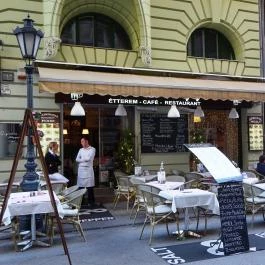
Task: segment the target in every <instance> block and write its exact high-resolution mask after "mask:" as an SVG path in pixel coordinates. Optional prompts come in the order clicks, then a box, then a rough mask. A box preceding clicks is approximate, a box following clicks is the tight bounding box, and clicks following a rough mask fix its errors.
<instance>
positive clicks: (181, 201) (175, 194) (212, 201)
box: [159, 189, 219, 237]
mask: <svg viewBox="0 0 265 265" xmlns="http://www.w3.org/2000/svg"><path fill="white" fill-rule="evenodd" d="M159 195H160V196H162V197H164V198H165V199H167V200H171V201H172V211H173V212H174V213H175V212H177V209H178V208H184V209H185V217H184V235H194V236H196V237H200V236H199V235H197V234H195V233H194V232H192V231H189V212H188V208H190V207H197V206H200V207H202V208H205V209H207V210H211V211H212V212H213V214H219V203H218V200H217V197H216V194H214V193H213V192H209V191H206V190H200V189H184V190H182V191H181V190H162V191H160V192H159Z"/></svg>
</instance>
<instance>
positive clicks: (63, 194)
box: [60, 185, 78, 197]
mask: <svg viewBox="0 0 265 265" xmlns="http://www.w3.org/2000/svg"><path fill="white" fill-rule="evenodd" d="M76 190H78V185H74V186H71V187H69V188H67V189H64V190H62V192H61V193H60V195H62V196H64V197H66V196H68V195H69V194H70V193H72V192H74V191H76Z"/></svg>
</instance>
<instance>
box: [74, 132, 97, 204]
mask: <svg viewBox="0 0 265 265" xmlns="http://www.w3.org/2000/svg"><path fill="white" fill-rule="evenodd" d="M81 145H82V148H80V150H79V152H78V154H77V156H76V162H77V163H78V175H77V185H78V186H79V188H84V187H85V188H87V202H88V206H89V207H93V206H94V205H95V197H94V186H95V177H94V170H93V160H94V157H95V154H96V149H95V148H94V147H92V146H91V145H90V143H89V140H88V139H87V138H86V137H82V139H81ZM85 196H86V195H85Z"/></svg>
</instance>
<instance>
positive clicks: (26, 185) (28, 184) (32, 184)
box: [20, 179, 40, 191]
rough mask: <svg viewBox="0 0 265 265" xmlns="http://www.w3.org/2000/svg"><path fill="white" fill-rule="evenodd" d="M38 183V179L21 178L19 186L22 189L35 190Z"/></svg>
mask: <svg viewBox="0 0 265 265" xmlns="http://www.w3.org/2000/svg"><path fill="white" fill-rule="evenodd" d="M39 183H40V182H39V180H38V179H35V180H27V179H23V181H22V182H21V184H20V186H21V188H22V190H23V191H36V190H38V188H39Z"/></svg>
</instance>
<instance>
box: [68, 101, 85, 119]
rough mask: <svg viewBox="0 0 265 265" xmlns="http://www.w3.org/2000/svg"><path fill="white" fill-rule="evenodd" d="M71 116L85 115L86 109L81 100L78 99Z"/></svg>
mask: <svg viewBox="0 0 265 265" xmlns="http://www.w3.org/2000/svg"><path fill="white" fill-rule="evenodd" d="M70 115H71V116H85V115H86V113H85V110H84V108H83V106H82V105H81V103H80V102H79V101H76V102H75V104H74V106H73V108H72V109H71V112H70Z"/></svg>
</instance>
